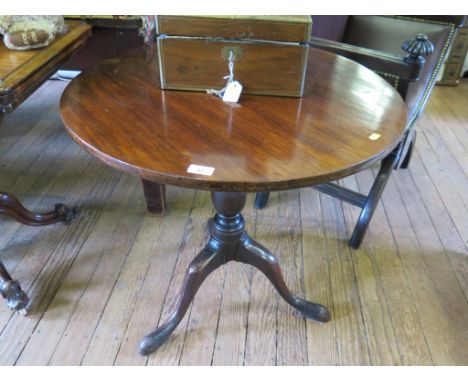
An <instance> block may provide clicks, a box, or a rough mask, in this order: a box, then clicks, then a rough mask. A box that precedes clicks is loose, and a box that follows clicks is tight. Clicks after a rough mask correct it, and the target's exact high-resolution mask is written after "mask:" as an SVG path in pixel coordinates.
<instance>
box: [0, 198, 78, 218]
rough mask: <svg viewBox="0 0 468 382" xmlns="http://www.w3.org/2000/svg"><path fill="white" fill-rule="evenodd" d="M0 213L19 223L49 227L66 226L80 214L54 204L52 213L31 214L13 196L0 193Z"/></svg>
mask: <svg viewBox="0 0 468 382" xmlns="http://www.w3.org/2000/svg"><path fill="white" fill-rule="evenodd" d="M0 213H3V214H5V215H8V216H10V217H12V218H13V219H15V220H16V221H18V222H20V223H23V224H27V225H32V226H41V225H49V224H54V223H58V222H64V223H65V224H68V223H71V222H72V221H73V220H75V219H76V218H77V217H78V216H79V214H80V213H79V211H78V209H77V208H69V207H67V206H66V205H65V204H56V205H55V209H54V211H50V212H46V213H37V212H31V211H29V210H28V209H26V208H25V207H24V206H23V205H22V204H21V203H20V202H19V200H18V199H16V198H15V197H14V196H13V195H11V194H8V193H6V192H1V191H0Z"/></svg>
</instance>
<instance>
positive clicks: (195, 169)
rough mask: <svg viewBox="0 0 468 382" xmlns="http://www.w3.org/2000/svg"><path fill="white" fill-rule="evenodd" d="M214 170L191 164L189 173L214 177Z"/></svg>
mask: <svg viewBox="0 0 468 382" xmlns="http://www.w3.org/2000/svg"><path fill="white" fill-rule="evenodd" d="M214 170H215V168H214V167H209V166H200V165H198V164H191V165H190V166H188V169H187V172H190V173H191V174H198V175H206V176H211V175H213V173H214Z"/></svg>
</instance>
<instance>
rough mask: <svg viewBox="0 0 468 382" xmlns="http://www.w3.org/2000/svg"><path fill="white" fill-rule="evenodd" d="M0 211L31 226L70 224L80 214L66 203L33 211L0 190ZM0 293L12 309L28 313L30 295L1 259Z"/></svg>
mask: <svg viewBox="0 0 468 382" xmlns="http://www.w3.org/2000/svg"><path fill="white" fill-rule="evenodd" d="M0 213H3V214H5V215H7V216H10V217H12V218H13V219H15V220H16V221H18V222H20V223H23V224H27V225H31V226H43V225H49V224H54V223H58V222H63V223H65V224H69V223H70V222H72V221H73V220H75V219H76V218H77V217H78V216H79V211H78V209H77V208H69V207H67V206H66V205H64V204H56V205H55V209H54V211H50V212H46V213H36V212H32V211H29V210H28V209H26V208H25V207H24V206H23V205H22V204H21V203H20V202H19V200H18V199H16V198H15V197H14V196H13V195H11V194H8V193H5V192H0ZM0 293H1V295H2V296H3V298H4V299H5V300H6V304H7V306H8V307H9V308H10V309H13V310H16V311H18V312H20V313H21V314H26V306H27V304H28V301H29V299H28V296H27V295H26V294H25V293H24V292H23V290H22V289H21V286H20V284H19V283H18V281H16V280H12V278H11V276H10V274H9V273H8V271H7V270H6V268H5V266H4V265H3V263H2V262H1V261H0Z"/></svg>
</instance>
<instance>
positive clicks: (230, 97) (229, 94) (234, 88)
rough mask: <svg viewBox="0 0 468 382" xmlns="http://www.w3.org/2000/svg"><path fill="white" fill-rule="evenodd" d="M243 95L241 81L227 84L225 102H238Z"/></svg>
mask: <svg viewBox="0 0 468 382" xmlns="http://www.w3.org/2000/svg"><path fill="white" fill-rule="evenodd" d="M241 93H242V85H241V84H240V83H239V81H233V82H230V83H229V84H227V86H226V90H225V91H224V94H223V101H224V102H237V101H239V97H240V95H241Z"/></svg>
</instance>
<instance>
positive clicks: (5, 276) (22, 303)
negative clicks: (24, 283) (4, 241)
mask: <svg viewBox="0 0 468 382" xmlns="http://www.w3.org/2000/svg"><path fill="white" fill-rule="evenodd" d="M0 294H1V295H2V297H3V298H4V299H5V300H6V304H7V306H8V307H9V308H10V309H13V310H16V311H18V312H22V313H24V314H26V306H27V305H28V302H29V298H28V296H27V295H26V293H24V292H23V290H22V289H21V286H20V284H19V282H18V281H16V280H13V279H12V278H11V276H10V274H9V273H8V271H7V270H6V268H5V266H4V265H3V263H2V262H1V261H0Z"/></svg>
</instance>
